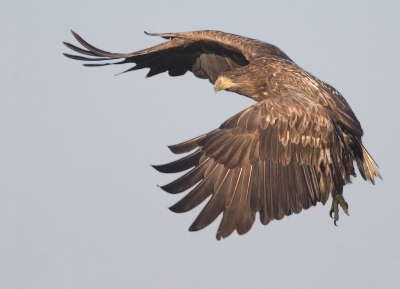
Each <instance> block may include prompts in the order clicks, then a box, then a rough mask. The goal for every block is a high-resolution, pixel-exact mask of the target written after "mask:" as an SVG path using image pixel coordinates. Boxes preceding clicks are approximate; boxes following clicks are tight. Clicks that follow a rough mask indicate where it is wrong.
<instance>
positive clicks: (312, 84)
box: [64, 30, 382, 240]
mask: <svg viewBox="0 0 400 289" xmlns="http://www.w3.org/2000/svg"><path fill="white" fill-rule="evenodd" d="M71 32H72V34H73V36H74V37H75V38H76V40H77V41H78V42H79V43H80V44H81V45H82V46H83V47H84V48H85V49H83V48H80V47H77V46H75V45H72V44H70V43H65V42H64V44H65V45H66V46H67V47H68V48H70V49H72V50H73V51H75V52H78V53H80V54H83V55H85V56H79V55H71V54H64V55H65V56H66V57H69V58H72V59H75V60H83V61H89V62H91V63H88V64H84V65H85V66H105V65H110V64H130V63H133V64H135V66H133V67H131V68H129V69H128V70H126V71H124V72H128V71H133V70H138V69H142V68H149V72H148V73H147V77H151V76H154V75H157V74H159V73H163V72H167V71H168V74H169V75H170V76H180V75H184V74H185V73H186V72H188V71H190V72H192V73H193V74H194V75H195V76H196V77H198V78H201V79H208V80H209V81H210V82H211V83H212V84H213V85H214V90H215V92H218V91H220V90H227V91H231V92H235V93H238V94H240V95H244V96H246V97H249V98H251V99H253V100H254V101H255V102H256V103H255V104H254V105H252V106H251V107H249V108H247V109H245V110H243V111H241V112H239V113H237V114H236V115H234V116H232V117H231V118H229V119H228V120H226V121H225V122H224V123H223V124H221V125H220V127H219V128H217V129H215V130H213V131H211V132H209V133H206V134H203V135H200V136H198V137H195V138H193V139H190V140H188V141H185V142H182V143H180V144H177V145H171V146H169V149H170V150H171V151H172V152H173V153H174V154H183V153H189V154H185V156H184V157H182V158H180V159H178V160H176V161H173V162H171V163H168V164H164V165H156V166H153V167H154V168H155V169H156V170H157V171H159V172H162V173H178V172H184V171H186V173H185V174H184V175H183V176H181V177H179V178H178V179H176V180H175V181H173V182H171V183H169V184H167V185H164V186H161V189H163V190H164V191H166V192H168V193H170V194H178V193H181V192H184V191H186V190H189V189H191V190H190V191H189V192H188V193H187V194H186V195H185V196H184V197H183V198H182V199H181V200H180V201H178V202H177V203H176V204H174V205H173V206H172V207H170V210H171V211H173V212H176V213H182V212H187V211H189V210H191V209H193V208H194V207H196V206H198V205H199V204H201V203H202V202H203V201H205V200H206V199H207V198H208V201H207V203H206V205H205V206H204V208H203V209H202V211H201V212H200V214H199V215H198V216H197V218H196V219H195V221H194V222H193V224H192V225H191V226H190V228H189V231H198V230H201V229H203V228H204V227H206V226H208V225H209V224H210V223H212V222H213V221H214V220H215V219H216V218H217V217H218V216H219V215H220V214H221V213H222V219H221V221H220V224H219V227H218V230H217V234H216V237H217V240H220V239H221V238H226V237H228V236H229V235H230V234H231V233H232V232H233V231H235V230H236V231H237V233H238V234H239V235H242V234H245V233H247V232H248V231H249V230H250V229H251V227H252V225H253V223H254V221H255V218H256V213H257V212H258V213H259V218H260V221H261V223H262V224H263V225H267V224H268V223H269V222H271V221H272V220H281V219H282V218H283V217H284V216H290V215H291V214H293V213H295V214H298V213H300V212H301V211H302V210H306V209H308V208H310V207H311V206H315V205H316V204H317V203H318V202H321V203H322V204H325V203H326V202H327V200H328V199H329V196H332V206H331V209H330V212H329V215H330V216H331V218H333V219H334V224H335V225H337V224H336V222H337V221H338V219H339V206H340V207H341V208H342V209H343V211H344V212H345V213H348V204H347V202H346V201H345V199H344V198H343V186H344V185H346V184H347V183H349V182H350V176H354V177H355V176H356V174H355V166H354V164H356V165H357V167H358V170H359V172H360V174H361V176H362V177H363V178H364V179H365V180H368V181H370V182H371V183H372V184H375V182H374V178H375V177H379V178H382V177H381V175H380V174H379V171H378V165H377V164H376V163H375V161H374V160H373V158H372V157H371V155H370V154H369V153H368V152H367V150H366V149H365V147H364V146H363V144H362V141H361V138H362V136H363V130H362V128H361V124H360V122H359V121H358V120H357V117H356V116H355V114H354V112H353V111H352V109H351V108H350V106H349V104H348V103H347V102H346V100H345V99H344V98H343V96H342V95H341V94H340V93H339V92H338V91H337V90H336V89H335V88H333V87H332V86H330V85H329V84H327V83H325V82H323V81H322V80H320V79H318V78H317V77H315V76H313V75H312V74H311V73H309V72H307V71H305V70H304V69H302V68H301V67H299V66H298V65H297V64H296V63H295V62H294V61H293V60H292V59H290V58H289V56H287V55H286V54H285V53H284V52H283V51H282V50H281V49H279V48H278V47H276V46H274V45H271V44H268V43H265V42H263V41H259V40H255V39H251V38H247V37H242V36H239V35H235V34H229V33H224V32H221V31H214V30H204V31H193V32H182V33H147V32H145V33H146V34H147V35H150V36H159V37H162V38H164V39H167V40H168V41H166V42H164V43H161V44H159V45H156V46H153V47H150V48H147V49H143V50H139V51H137V52H132V53H111V52H107V51H104V50H100V49H98V48H96V47H94V46H92V45H90V44H89V43H87V42H86V41H85V40H83V39H82V38H81V37H80V36H79V35H78V34H76V33H75V32H73V31H71ZM118 59H119V61H117V62H115V60H118ZM121 59H122V60H121ZM94 61H111V62H100V63H98V62H97V63H93V62H94ZM332 215H333V216H332Z"/></svg>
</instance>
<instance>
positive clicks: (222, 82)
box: [214, 76, 232, 93]
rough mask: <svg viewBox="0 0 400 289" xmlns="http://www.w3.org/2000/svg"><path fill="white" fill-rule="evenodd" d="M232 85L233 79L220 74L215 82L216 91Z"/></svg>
mask: <svg viewBox="0 0 400 289" xmlns="http://www.w3.org/2000/svg"><path fill="white" fill-rule="evenodd" d="M231 86H232V81H231V80H230V79H229V78H226V77H223V76H220V77H218V79H217V81H215V83H214V91H215V93H217V92H218V91H220V90H223V89H227V88H229V87H231Z"/></svg>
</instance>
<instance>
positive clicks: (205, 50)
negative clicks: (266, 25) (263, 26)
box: [64, 30, 291, 83]
mask: <svg viewBox="0 0 400 289" xmlns="http://www.w3.org/2000/svg"><path fill="white" fill-rule="evenodd" d="M72 34H73V35H74V37H75V38H76V39H77V40H78V42H79V43H80V44H81V45H82V46H84V47H85V48H86V49H87V50H85V49H82V48H79V47H77V46H75V45H72V44H70V43H66V42H64V44H65V45H66V46H67V47H68V48H70V49H72V50H74V51H76V52H78V53H80V54H83V55H87V56H90V57H83V56H77V55H71V54H66V53H65V54H64V55H65V56H67V57H69V58H72V59H75V60H83V61H104V60H115V59H120V58H125V59H124V60H123V61H120V62H116V63H102V64H85V66H104V65H110V64H124V63H135V64H136V66H134V67H132V68H130V69H128V70H126V71H125V72H127V71H132V70H137V69H142V68H150V71H149V72H148V74H147V76H148V77H150V76H153V75H156V74H159V73H163V72H166V71H168V74H169V75H170V76H179V75H183V74H185V73H186V72H187V71H191V72H193V74H194V75H195V76H197V77H199V78H204V79H209V81H210V82H211V83H214V82H215V81H216V79H217V78H218V75H219V74H220V73H221V72H223V71H226V70H229V69H232V68H235V67H238V66H244V65H247V64H248V63H249V62H251V61H252V60H253V59H255V58H258V57H265V56H268V55H273V56H275V57H280V58H284V59H287V60H290V58H289V57H288V56H287V55H286V54H285V53H284V52H283V51H281V50H280V49H279V48H278V47H276V46H274V45H271V44H268V43H265V42H262V41H259V40H254V39H250V38H246V37H242V36H238V35H234V34H228V33H224V32H220V31H211V30H209V31H195V32H184V33H161V34H156V33H146V34H148V35H151V36H161V37H163V38H166V39H170V41H168V42H165V43H162V44H159V45H156V46H153V47H150V48H147V49H143V50H140V51H137V52H133V53H111V52H107V51H104V50H100V49H98V48H96V47H94V46H92V45H90V44H89V43H87V42H86V41H85V40H83V39H82V38H81V37H80V36H79V35H78V34H76V33H75V32H73V31H72ZM290 61H291V60H290Z"/></svg>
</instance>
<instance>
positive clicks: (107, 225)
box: [0, 0, 400, 289]
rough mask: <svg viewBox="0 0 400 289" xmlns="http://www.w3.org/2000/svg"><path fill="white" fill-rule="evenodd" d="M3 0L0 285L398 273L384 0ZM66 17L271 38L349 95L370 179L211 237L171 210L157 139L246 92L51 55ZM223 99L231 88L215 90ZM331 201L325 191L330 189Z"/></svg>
mask: <svg viewBox="0 0 400 289" xmlns="http://www.w3.org/2000/svg"><path fill="white" fill-rule="evenodd" d="M1 6H2V9H1V10H0V23H1V27H2V29H1V30H0V39H1V53H0V63H1V69H0V76H1V77H0V288H21V289H22V288H30V289H32V288H96V289H102V288H182V289H183V288H256V287H258V288H267V287H268V288H396V286H398V284H399V281H400V274H399V273H400V261H399V260H400V245H399V244H400V226H399V220H400V209H399V204H400V194H399V185H400V164H399V163H400V152H399V148H398V146H399V143H400V130H399V125H400V116H399V109H400V101H399V88H398V86H399V79H400V56H399V51H400V37H399V35H400V34H399V28H400V17H399V16H400V4H399V2H398V1H351V3H350V1H257V2H256V1H254V2H251V1H201V2H200V1H198V2H190V1H135V0H130V1H103V0H99V1H86V2H84V3H82V2H81V1H3V3H2V5H1ZM69 29H73V30H75V31H76V32H78V33H79V34H80V35H81V36H82V37H84V38H85V39H86V40H87V41H88V42H90V43H92V44H94V45H95V46H97V47H99V48H102V49H105V50H108V51H112V52H131V51H134V50H138V49H142V48H146V47H148V46H150V45H154V44H157V43H160V42H161V41H163V39H159V38H155V37H149V36H146V35H144V34H143V30H146V31H149V32H178V31H191V30H201V29H216V30H222V31H226V32H232V33H236V34H240V35H244V36H248V37H252V38H256V39H260V40H263V41H266V42H269V43H272V44H274V45H277V46H278V47H280V48H281V49H282V50H283V51H284V52H285V53H287V54H288V55H289V56H290V57H291V58H292V59H293V60H294V61H295V62H296V63H297V64H299V65H300V66H301V67H303V68H304V69H306V70H307V71H309V72H311V73H312V74H314V75H316V76H317V77H319V78H320V79H322V80H324V81H326V82H327V83H329V84H331V85H332V86H334V87H335V88H337V89H338V90H339V91H340V92H341V93H342V94H343V95H344V96H345V98H346V99H347V101H348V102H349V104H350V105H351V107H352V109H353V110H354V111H355V113H356V115H357V117H358V119H359V120H360V121H361V123H362V126H363V129H364V131H365V136H364V138H363V142H364V144H365V146H366V147H367V149H368V151H369V152H370V153H371V155H372V156H373V157H374V159H375V161H376V162H377V163H378V164H379V166H380V172H381V174H382V176H383V178H384V181H380V180H378V181H377V184H376V186H373V185H371V184H369V183H367V182H365V181H364V180H362V178H361V177H358V178H356V179H354V180H353V184H351V185H348V186H346V187H345V190H344V194H345V197H346V200H347V201H348V203H349V212H350V215H351V216H350V217H347V216H345V215H344V214H343V213H341V219H340V221H339V223H338V224H339V227H338V228H337V227H335V226H334V225H333V221H332V220H331V219H330V218H329V216H328V212H329V205H326V206H322V205H321V204H318V205H317V207H314V208H311V209H309V210H307V211H303V212H302V213H300V214H299V215H295V216H291V217H287V218H284V219H283V220H281V221H274V222H272V223H271V224H269V225H268V226H265V227H264V226H262V225H261V224H260V223H259V221H258V220H257V221H256V224H255V225H254V226H253V228H252V229H251V231H250V232H249V233H248V234H246V235H244V236H240V237H239V236H238V235H237V234H236V233H234V234H232V235H231V236H230V237H229V238H227V239H224V240H222V241H219V242H217V241H216V239H215V232H216V230H217V226H218V222H214V223H213V224H212V225H210V226H209V227H207V228H206V229H204V230H202V231H200V232H197V233H189V232H188V231H187V229H188V227H189V226H190V224H191V222H192V221H193V220H194V218H195V216H196V215H197V214H198V213H199V211H200V210H201V207H202V206H200V207H199V208H196V209H195V210H193V211H191V212H189V213H185V214H174V213H172V212H170V211H169V210H168V209H167V208H168V207H169V206H171V205H172V204H174V203H175V202H176V201H177V200H178V199H180V198H181V196H182V195H179V196H173V195H169V194H167V193H165V192H163V191H162V190H161V189H159V188H158V187H157V186H156V184H159V185H163V184H166V183H168V182H170V181H172V180H174V179H175V178H176V175H173V176H172V175H163V174H160V173H158V172H157V171H155V170H154V169H153V168H151V167H150V164H162V163H166V162H170V161H172V160H175V159H176V158H177V156H175V155H173V154H172V153H171V152H170V151H169V150H168V149H167V147H166V145H170V144H176V143H179V142H181V141H185V140H187V139H189V138H192V137H195V136H197V135H200V134H203V133H206V132H208V131H211V130H212V129H214V128H216V127H218V126H219V125H220V124H221V123H222V122H223V121H225V120H226V119H227V118H228V117H230V116H232V115H233V114H235V113H237V112H239V111H240V110H242V109H244V108H246V107H248V106H250V105H251V104H252V103H253V102H252V101H251V100H249V99H245V98H244V97H242V96H239V95H235V94H232V93H226V92H222V93H219V94H218V95H215V94H214V92H213V87H212V85H210V83H208V81H206V80H199V79H196V78H195V77H193V75H191V74H189V73H188V74H187V75H185V76H183V77H176V78H171V77H168V76H167V75H166V74H163V75H159V76H155V77H152V78H149V79H145V78H144V76H145V74H146V71H137V72H131V73H127V74H124V75H120V76H117V77H114V75H115V74H117V73H119V72H121V71H123V70H125V69H127V68H129V66H113V67H105V68H85V67H82V66H81V65H80V64H81V63H79V62H76V61H72V60H70V59H67V58H65V57H63V56H62V55H61V53H62V52H67V48H66V47H64V46H63V45H62V44H61V42H62V41H68V42H73V43H76V42H75V41H74V39H73V37H72V35H71V34H70V32H69ZM227 101H229V103H230V104H229V106H226V105H225V103H226V102H227ZM328 204H330V201H328Z"/></svg>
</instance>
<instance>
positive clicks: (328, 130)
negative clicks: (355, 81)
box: [155, 94, 354, 239]
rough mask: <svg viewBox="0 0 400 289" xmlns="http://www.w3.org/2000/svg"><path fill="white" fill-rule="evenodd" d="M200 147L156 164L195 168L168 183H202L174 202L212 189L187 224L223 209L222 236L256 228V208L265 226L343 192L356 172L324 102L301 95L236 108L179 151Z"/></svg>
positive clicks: (175, 186)
mask: <svg viewBox="0 0 400 289" xmlns="http://www.w3.org/2000/svg"><path fill="white" fill-rule="evenodd" d="M196 147H197V148H198V150H197V151H196V152H194V153H192V154H191V155H189V156H187V157H184V158H183V159H181V160H178V161H176V162H173V163H170V164H166V165H161V166H155V168H156V169H157V170H159V171H161V172H165V173H174V172H179V171H184V170H187V169H189V168H192V167H194V168H193V169H192V170H190V171H189V172H188V173H186V174H185V175H184V176H182V177H181V178H179V179H178V180H176V181H174V182H172V183H170V184H168V185H165V186H163V187H162V189H164V190H165V191H167V192H169V193H173V194H175V193H180V192H183V191H184V190H186V189H189V188H190V187H192V186H195V185H196V184H197V185H196V187H195V188H194V189H193V190H192V191H191V192H190V193H188V194H187V195H186V196H185V197H184V198H183V199H182V200H180V201H179V202H178V203H177V204H175V205H174V206H172V207H171V208H170V209H171V210H172V211H174V212H186V211H188V210H191V209H192V208H194V207H196V206H197V205H199V204H200V203H201V202H203V201H204V200H205V199H206V198H207V197H209V196H210V195H211V198H210V199H209V201H208V203H207V204H206V206H205V207H204V209H203V210H202V212H201V213H200V215H199V216H198V217H197V218H196V220H195V221H194V223H193V224H192V226H191V227H190V229H189V230H193V231H196V230H200V229H202V228H204V227H205V226H207V225H209V224H210V223H211V222H213V221H214V220H215V219H216V218H217V216H218V215H219V214H220V213H221V212H222V213H223V216H222V220H221V223H220V226H219V229H218V233H217V239H220V238H225V237H227V236H228V235H229V234H231V233H232V232H233V231H234V230H237V232H238V233H239V234H244V233H246V232H247V231H248V230H250V228H251V226H252V224H253V223H254V220H255V213H256V212H260V220H261V222H262V223H263V224H264V225H266V224H268V223H269V222H270V221H271V220H274V219H276V220H280V219H282V218H283V217H284V216H285V215H286V216H289V215H291V214H292V213H299V212H300V211H301V210H302V209H307V208H309V207H310V206H311V205H316V203H317V202H322V203H325V202H326V201H327V199H328V197H329V194H332V195H333V196H334V195H336V193H337V192H341V191H342V188H343V185H344V184H345V183H346V182H347V179H348V175H349V174H354V169H353V165H352V156H351V154H350V151H349V150H348V148H347V147H346V146H345V145H344V142H343V139H342V134H341V131H340V128H339V127H338V126H336V125H335V123H334V122H333V121H332V120H331V118H330V117H329V115H328V114H327V113H326V112H325V111H324V109H323V108H322V106H321V105H320V104H319V103H317V102H312V101H309V100H308V99H305V98H304V97H303V96H302V95H301V94H298V95H296V96H293V97H285V98H280V99H276V98H269V99H267V100H264V101H261V102H259V103H257V104H255V105H254V106H252V107H250V108H248V109H246V110H244V111H242V112H240V113H238V114H237V115H235V116H233V117H231V118H230V119H228V120H227V121H226V122H225V123H223V124H222V125H221V126H220V128H219V129H217V130H214V131H212V132H210V133H208V134H207V135H203V136H200V137H198V138H195V139H193V140H191V141H188V142H185V143H183V144H180V145H176V146H171V147H170V148H171V150H172V151H173V152H174V153H183V152H188V151H190V150H193V149H195V148H196Z"/></svg>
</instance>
